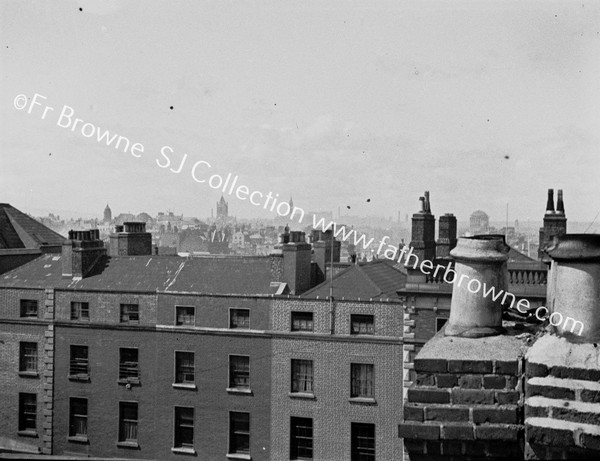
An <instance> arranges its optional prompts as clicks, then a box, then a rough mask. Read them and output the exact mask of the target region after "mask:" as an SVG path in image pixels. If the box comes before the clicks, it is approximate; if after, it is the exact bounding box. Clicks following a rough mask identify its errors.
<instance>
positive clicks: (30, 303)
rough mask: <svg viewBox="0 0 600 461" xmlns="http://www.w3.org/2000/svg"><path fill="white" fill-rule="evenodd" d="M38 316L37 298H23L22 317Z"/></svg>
mask: <svg viewBox="0 0 600 461" xmlns="http://www.w3.org/2000/svg"><path fill="white" fill-rule="evenodd" d="M37 316H38V302H37V301H36V300H35V299H22V300H21V317H35V318H37Z"/></svg>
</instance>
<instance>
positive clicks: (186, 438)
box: [175, 407, 194, 449]
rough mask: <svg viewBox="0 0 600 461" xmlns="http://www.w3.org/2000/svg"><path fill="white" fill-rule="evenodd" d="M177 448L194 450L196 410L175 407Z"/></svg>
mask: <svg viewBox="0 0 600 461" xmlns="http://www.w3.org/2000/svg"><path fill="white" fill-rule="evenodd" d="M175 448H192V449H193V448H194V409H193V408H188V407H175Z"/></svg>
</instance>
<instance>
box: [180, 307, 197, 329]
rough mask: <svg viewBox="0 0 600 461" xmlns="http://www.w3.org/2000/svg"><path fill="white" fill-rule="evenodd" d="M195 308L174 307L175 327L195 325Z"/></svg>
mask: <svg viewBox="0 0 600 461" xmlns="http://www.w3.org/2000/svg"><path fill="white" fill-rule="evenodd" d="M195 324H196V308H195V307H193V306H176V307H175V325H192V326H193V325H195Z"/></svg>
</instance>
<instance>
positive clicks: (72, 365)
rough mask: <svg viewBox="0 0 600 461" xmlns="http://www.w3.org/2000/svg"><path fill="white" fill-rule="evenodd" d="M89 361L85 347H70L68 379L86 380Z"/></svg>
mask: <svg viewBox="0 0 600 461" xmlns="http://www.w3.org/2000/svg"><path fill="white" fill-rule="evenodd" d="M89 373H90V369H89V361H88V347H87V346H71V360H70V361H69V378H72V379H87V378H88V377H89Z"/></svg>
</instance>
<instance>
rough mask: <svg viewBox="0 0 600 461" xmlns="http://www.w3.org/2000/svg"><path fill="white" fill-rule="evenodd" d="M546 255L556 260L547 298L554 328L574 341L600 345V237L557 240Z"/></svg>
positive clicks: (567, 235)
mask: <svg viewBox="0 0 600 461" xmlns="http://www.w3.org/2000/svg"><path fill="white" fill-rule="evenodd" d="M546 253H547V254H548V255H549V256H550V258H552V266H551V270H550V277H549V282H548V296H547V298H548V309H549V310H550V311H551V312H550V320H551V322H550V323H551V325H552V326H553V328H554V329H555V331H556V333H557V334H558V335H560V336H563V337H565V338H567V339H568V340H570V341H572V342H599V341H600V234H564V235H560V236H557V237H554V241H553V244H552V245H551V246H550V247H549V248H548V249H547V250H546ZM554 314H557V315H555V316H554ZM569 318H570V319H571V320H570V321H569V320H568V319H569ZM552 320H553V321H554V322H555V323H552ZM577 322H580V323H577ZM580 333H581V334H580Z"/></svg>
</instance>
